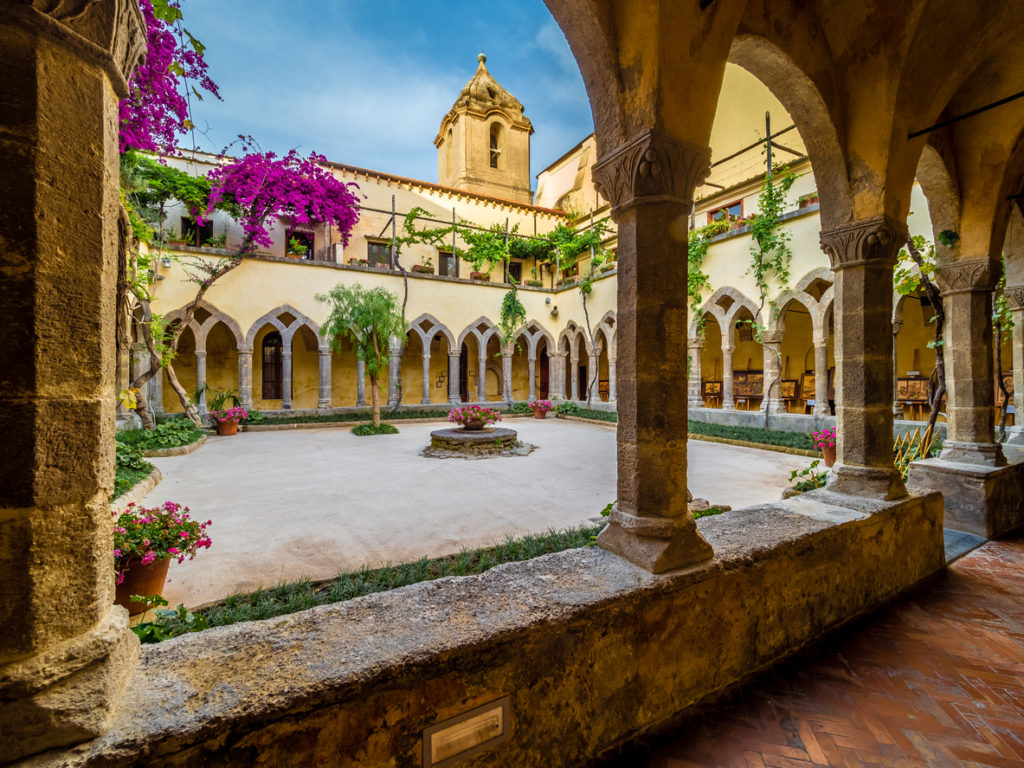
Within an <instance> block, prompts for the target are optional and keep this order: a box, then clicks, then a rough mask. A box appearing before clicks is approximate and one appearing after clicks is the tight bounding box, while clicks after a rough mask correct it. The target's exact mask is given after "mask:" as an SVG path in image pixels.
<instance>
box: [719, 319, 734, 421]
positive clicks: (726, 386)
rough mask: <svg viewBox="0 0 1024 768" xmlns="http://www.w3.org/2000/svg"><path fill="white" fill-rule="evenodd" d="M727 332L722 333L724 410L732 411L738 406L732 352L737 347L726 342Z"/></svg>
mask: <svg viewBox="0 0 1024 768" xmlns="http://www.w3.org/2000/svg"><path fill="white" fill-rule="evenodd" d="M725 338H726V336H725V334H722V410H723V411H731V410H733V409H734V408H735V407H736V402H735V400H733V397H732V353H733V350H734V349H735V347H733V345H732V344H726V343H725Z"/></svg>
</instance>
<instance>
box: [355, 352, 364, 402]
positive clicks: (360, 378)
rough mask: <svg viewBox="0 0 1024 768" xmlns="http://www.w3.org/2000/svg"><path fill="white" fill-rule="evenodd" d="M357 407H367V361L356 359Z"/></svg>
mask: <svg viewBox="0 0 1024 768" xmlns="http://www.w3.org/2000/svg"><path fill="white" fill-rule="evenodd" d="M356 405H366V361H365V360H363V358H361V357H358V358H356Z"/></svg>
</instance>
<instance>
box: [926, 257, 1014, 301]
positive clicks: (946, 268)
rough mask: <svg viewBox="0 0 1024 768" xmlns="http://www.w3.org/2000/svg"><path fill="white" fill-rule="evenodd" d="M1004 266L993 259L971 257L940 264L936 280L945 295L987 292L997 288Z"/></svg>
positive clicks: (937, 268)
mask: <svg viewBox="0 0 1024 768" xmlns="http://www.w3.org/2000/svg"><path fill="white" fill-rule="evenodd" d="M1001 269H1002V267H1001V266H1000V264H999V262H997V261H993V260H991V259H970V260H962V261H953V262H950V263H948V264H940V265H938V266H937V267H936V268H935V282H936V284H937V285H938V286H939V290H940V291H941V292H942V295H943V296H948V295H949V294H952V293H987V292H989V291H992V290H995V287H996V283H998V282H999V274H1000V272H1001Z"/></svg>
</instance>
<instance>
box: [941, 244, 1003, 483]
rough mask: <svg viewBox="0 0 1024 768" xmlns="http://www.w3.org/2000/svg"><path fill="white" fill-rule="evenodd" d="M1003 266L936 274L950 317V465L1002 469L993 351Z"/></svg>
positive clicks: (976, 265)
mask: <svg viewBox="0 0 1024 768" xmlns="http://www.w3.org/2000/svg"><path fill="white" fill-rule="evenodd" d="M999 270H1000V266H999V263H998V262H993V261H989V260H988V259H973V260H970V261H960V262H954V263H952V264H948V265H944V266H941V267H940V268H939V269H937V270H936V272H935V278H936V282H937V283H938V286H939V288H940V290H941V291H942V305H943V309H944V310H945V313H946V323H945V326H944V330H943V336H944V339H943V341H944V344H943V348H944V349H945V352H946V392H947V396H946V402H947V406H946V442H945V443H944V444H943V447H942V454H941V456H940V458H942V459H945V460H946V461H956V462H966V463H969V464H984V465H986V466H990V467H1001V466H1004V465H1005V464H1006V457H1005V456H1004V455H1003V449H1002V446H1001V445H1000V444H999V443H997V442H995V440H994V435H995V384H994V383H995V357H994V354H993V349H992V340H993V339H992V291H993V289H994V288H995V285H996V282H997V281H998V279H999Z"/></svg>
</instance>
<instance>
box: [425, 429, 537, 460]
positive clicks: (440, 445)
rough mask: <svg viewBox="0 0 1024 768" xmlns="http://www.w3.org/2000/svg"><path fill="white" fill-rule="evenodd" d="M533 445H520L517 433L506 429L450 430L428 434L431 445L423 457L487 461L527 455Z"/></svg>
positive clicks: (437, 430) (436, 430)
mask: <svg viewBox="0 0 1024 768" xmlns="http://www.w3.org/2000/svg"><path fill="white" fill-rule="evenodd" d="M535 447H536V446H533V445H529V444H523V443H520V442H519V433H518V432H516V431H515V430H514V429H508V428H507V427H490V428H487V429H481V430H466V429H461V428H454V427H450V428H447V429H435V430H434V431H433V432H431V433H430V445H429V446H428V447H427V448H425V449H424V450H423V455H424V456H427V457H431V458H438V459H450V458H478V459H482V458H487V457H489V456H526V455H527V454H529V453H530V452H531V451H532V450H533V449H534V448H535Z"/></svg>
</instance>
